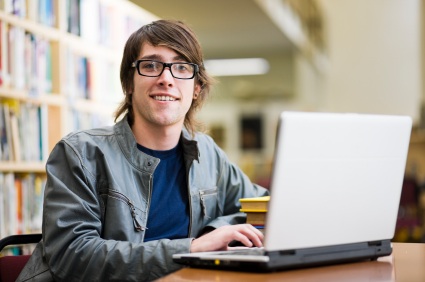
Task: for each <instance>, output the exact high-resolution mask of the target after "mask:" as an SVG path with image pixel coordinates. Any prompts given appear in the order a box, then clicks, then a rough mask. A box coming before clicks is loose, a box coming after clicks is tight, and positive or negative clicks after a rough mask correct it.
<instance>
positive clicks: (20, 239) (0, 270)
mask: <svg viewBox="0 0 425 282" xmlns="http://www.w3.org/2000/svg"><path fill="white" fill-rule="evenodd" d="M40 240H41V234H39V233H37V234H20V235H11V236H8V237H5V238H3V239H1V240H0V252H1V251H2V250H3V248H4V247H6V246H11V245H25V244H34V243H38V242H40ZM30 256H31V255H16V256H10V255H9V256H3V257H0V281H2V282H8V281H16V278H18V276H19V274H20V273H21V271H22V269H23V268H24V266H25V264H26V263H27V262H28V260H29V258H30Z"/></svg>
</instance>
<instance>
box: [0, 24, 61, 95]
mask: <svg viewBox="0 0 425 282" xmlns="http://www.w3.org/2000/svg"><path fill="white" fill-rule="evenodd" d="M0 39H1V40H0V86H4V87H12V88H14V89H16V90H27V91H28V93H29V95H37V94H40V93H41V94H45V93H50V92H51V91H52V73H53V72H54V70H53V69H52V68H53V64H52V45H51V42H49V41H48V40H46V39H44V38H41V37H39V36H37V35H35V34H32V33H30V32H27V31H25V30H24V29H22V28H20V27H17V26H12V25H9V24H3V23H2V22H0Z"/></svg>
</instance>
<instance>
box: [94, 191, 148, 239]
mask: <svg viewBox="0 0 425 282" xmlns="http://www.w3.org/2000/svg"><path fill="white" fill-rule="evenodd" d="M99 195H100V196H101V198H102V200H103V205H104V209H108V208H111V207H112V206H115V205H112V204H110V203H108V201H109V200H117V201H120V202H122V203H124V204H125V205H126V208H128V212H129V213H130V215H131V217H132V221H133V226H134V230H135V231H136V232H140V231H144V230H145V229H146V227H145V226H143V225H142V224H141V219H140V213H141V212H142V211H141V210H140V209H139V208H137V207H136V206H135V204H134V203H133V201H131V200H130V198H128V197H127V196H126V195H124V194H123V193H120V192H118V191H116V190H112V189H102V190H100V191H99ZM116 212H117V214H116V217H117V218H121V217H122V216H123V215H124V214H126V213H125V210H122V211H121V212H120V210H119V209H118V210H116Z"/></svg>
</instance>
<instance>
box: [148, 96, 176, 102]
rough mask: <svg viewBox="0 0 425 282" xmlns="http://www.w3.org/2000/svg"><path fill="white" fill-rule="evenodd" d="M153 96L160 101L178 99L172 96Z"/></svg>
mask: <svg viewBox="0 0 425 282" xmlns="http://www.w3.org/2000/svg"><path fill="white" fill-rule="evenodd" d="M153 98H154V99H155V100H158V101H175V100H176V99H174V98H173V97H170V96H154V97H153Z"/></svg>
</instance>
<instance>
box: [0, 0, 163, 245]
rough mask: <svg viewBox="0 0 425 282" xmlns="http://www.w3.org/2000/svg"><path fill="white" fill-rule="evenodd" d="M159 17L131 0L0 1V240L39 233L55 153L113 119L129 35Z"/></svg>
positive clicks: (120, 91)
mask: <svg viewBox="0 0 425 282" xmlns="http://www.w3.org/2000/svg"><path fill="white" fill-rule="evenodd" d="M155 19H157V17H156V16H154V15H152V14H150V13H149V12H147V11H145V10H144V9H142V8H140V7H139V6H136V5H135V4H133V3H131V2H130V1H128V0H2V1H0V222H1V226H2V228H1V230H0V238H3V237H4V236H7V235H11V234H17V233H31V232H39V231H40V229H41V221H40V215H41V214H40V213H41V208H40V207H41V204H42V203H41V201H42V197H40V195H39V194H37V193H42V191H41V190H40V187H41V189H42V188H43V187H44V182H45V178H46V175H45V170H44V166H45V162H46V160H47V158H48V155H49V153H50V151H51V150H52V149H53V147H54V145H55V144H56V143H57V142H58V141H59V140H60V138H61V137H63V136H64V135H66V134H67V133H69V132H71V131H74V130H79V129H86V128H91V127H95V126H103V125H107V124H112V123H113V112H114V110H115V109H116V107H117V105H118V103H119V102H120V101H121V99H122V97H123V96H122V95H123V94H122V90H121V86H120V81H119V66H120V62H121V56H122V51H123V47H124V44H125V41H126V40H127V38H128V36H129V35H130V34H131V33H132V32H133V31H135V30H136V29H138V28H139V27H140V26H141V25H143V24H145V23H148V22H151V21H152V20H155ZM41 195H42V194H41ZM26 197H31V198H32V199H34V201H28V199H27V198H26ZM29 202H31V205H30V204H29ZM28 222H32V223H28Z"/></svg>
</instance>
